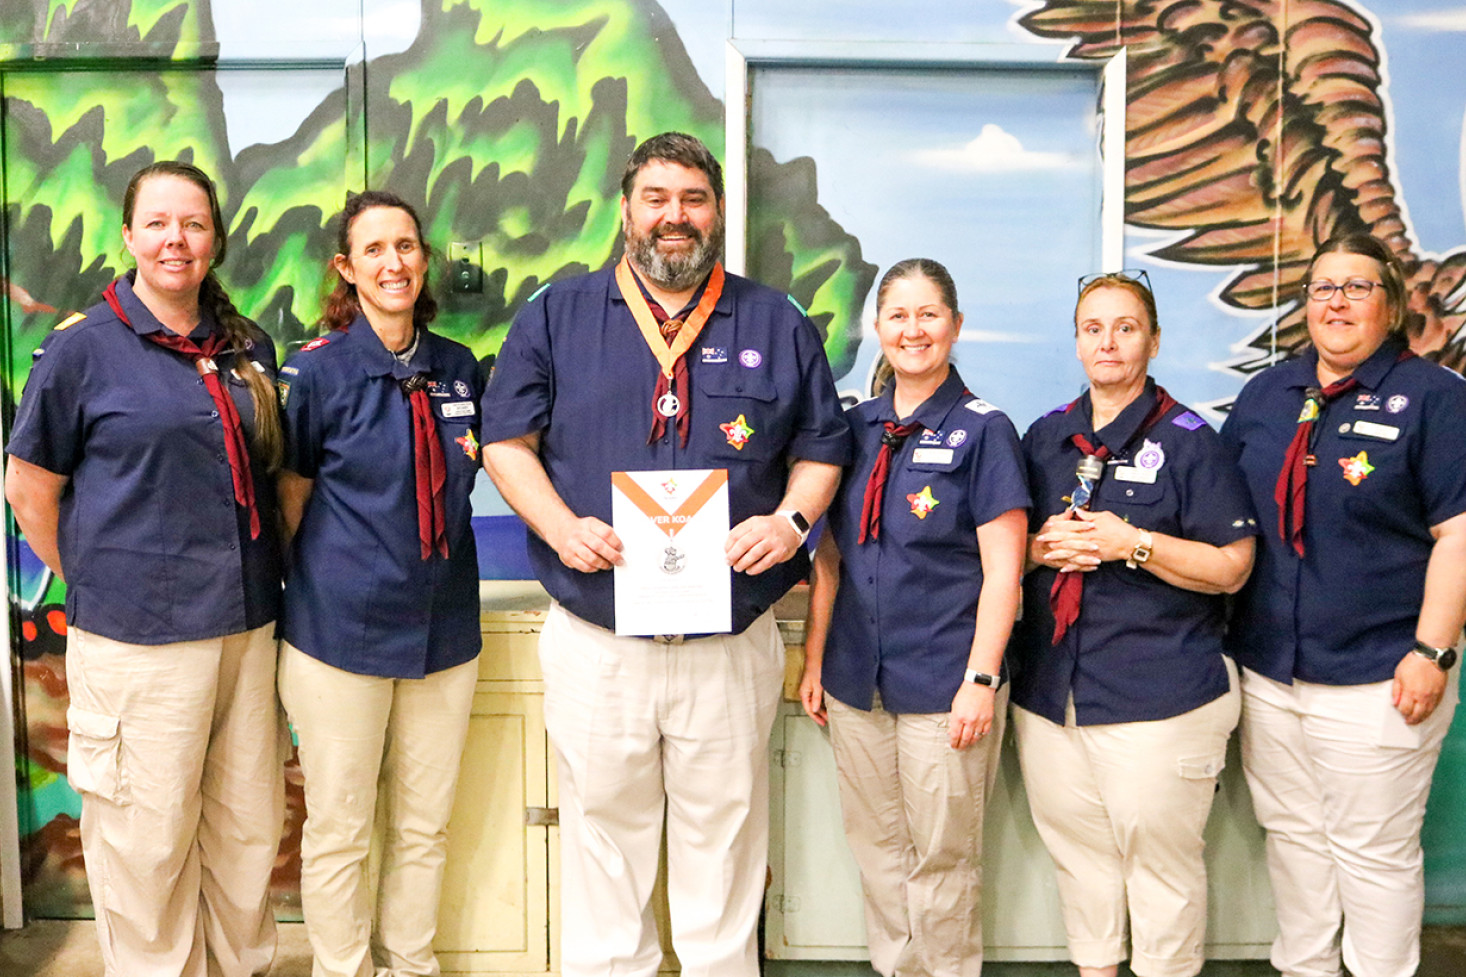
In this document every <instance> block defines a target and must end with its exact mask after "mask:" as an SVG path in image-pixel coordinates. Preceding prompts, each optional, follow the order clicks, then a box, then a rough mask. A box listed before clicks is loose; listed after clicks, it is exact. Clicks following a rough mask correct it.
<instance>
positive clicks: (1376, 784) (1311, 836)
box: [1242, 669, 1460, 977]
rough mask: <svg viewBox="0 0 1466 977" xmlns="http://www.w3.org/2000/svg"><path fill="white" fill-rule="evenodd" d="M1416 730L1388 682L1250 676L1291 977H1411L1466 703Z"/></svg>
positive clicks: (1246, 697)
mask: <svg viewBox="0 0 1466 977" xmlns="http://www.w3.org/2000/svg"><path fill="white" fill-rule="evenodd" d="M1459 681H1460V675H1459V673H1458V672H1455V671H1453V672H1452V673H1451V676H1450V681H1449V684H1448V686H1447V688H1446V695H1445V698H1444V699H1443V700H1442V701H1441V704H1440V705H1439V706H1438V707H1437V708H1436V711H1435V712H1433V713H1432V714H1431V716H1430V718H1429V719H1427V720H1425V722H1423V723H1421V724H1419V725H1418V726H1406V725H1405V720H1404V719H1403V718H1402V717H1401V716H1400V714H1399V713H1398V712H1396V711H1395V708H1394V706H1392V705H1391V704H1390V696H1391V683H1390V682H1375V683H1371V684H1369V685H1342V686H1333V685H1315V684H1312V683H1309V682H1298V681H1295V682H1294V683H1293V684H1292V685H1283V684H1282V683H1279V682H1274V681H1273V680H1272V679H1270V678H1267V677H1266V676H1263V675H1259V674H1258V673H1256V672H1253V671H1250V670H1247V669H1244V670H1243V674H1242V693H1243V710H1242V765H1243V770H1244V771H1245V772H1246V774H1247V785H1248V787H1249V788H1251V790H1252V805H1253V808H1254V810H1255V811H1256V813H1257V820H1258V822H1259V823H1260V824H1261V825H1262V826H1263V827H1264V828H1266V829H1267V862H1268V875H1269V877H1270V878H1271V880H1272V886H1273V901H1274V902H1275V903H1276V904H1277V911H1278V938H1277V939H1276V940H1275V941H1274V942H1273V952H1272V962H1273V966H1274V967H1276V968H1278V970H1280V971H1282V973H1283V974H1284V975H1285V977H1338V974H1339V973H1340V972H1341V971H1340V961H1341V958H1342V962H1343V965H1344V966H1346V967H1348V968H1349V972H1350V973H1352V974H1353V975H1354V977H1412V975H1413V974H1414V973H1415V971H1416V968H1417V967H1418V966H1419V964H1420V925H1421V916H1422V914H1423V912H1424V908H1425V873H1424V855H1423V853H1422V851H1421V848H1420V828H1421V825H1422V823H1423V822H1424V820H1425V800H1426V796H1427V795H1428V794H1429V793H1430V782H1431V778H1432V776H1433V775H1434V773H1435V765H1436V760H1437V759H1438V758H1439V757H1440V752H1441V744H1442V742H1443V741H1444V740H1445V737H1446V731H1447V730H1448V729H1449V728H1450V726H1451V716H1452V715H1453V714H1454V712H1455V709H1456V704H1457V701H1458V699H1459V690H1458V683H1459Z"/></svg>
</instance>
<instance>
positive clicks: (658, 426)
mask: <svg viewBox="0 0 1466 977" xmlns="http://www.w3.org/2000/svg"><path fill="white" fill-rule="evenodd" d="M616 287H617V288H619V289H620V290H621V297H622V298H623V299H624V300H625V301H626V305H627V307H628V308H630V309H631V315H632V317H633V318H634V319H635V320H636V325H637V328H638V329H640V330H641V338H642V339H644V340H645V341H646V345H647V349H649V350H651V351H652V355H653V356H655V357H656V358H657V364H658V366H660V367H661V377H660V378H659V379H658V381H657V389H656V392H655V393H654V394H653V395H652V411H653V413H652V417H653V422H652V433H651V437H650V438H648V439H647V443H648V444H650V443H651V442H652V441H655V440H656V439H657V438H660V437H661V436H662V431H663V430H664V426H665V424H666V417H665V416H663V415H662V414H661V413H659V412H658V408H657V404H658V403H659V402H660V401H661V400H662V399H663V397H664V395H666V394H668V393H674V394H675V396H674V400H675V401H676V404H677V410H676V412H675V413H676V417H677V431H678V433H679V434H680V435H681V437H682V446H683V447H686V446H687V431H688V416H687V410H688V399H689V397H688V392H687V386H688V384H687V366H686V364H684V363H683V362H682V357H683V356H684V355H686V353H687V351H688V350H689V349H691V348H692V345H693V343H695V342H697V337H698V336H699V335H700V334H701V333H702V329H703V326H705V325H707V321H708V318H709V317H710V316H711V315H712V314H713V309H714V308H715V307H716V306H717V304H718V299H719V298H720V297H721V296H722V294H723V263H722V262H721V261H720V262H717V263H716V264H714V265H713V270H712V273H711V274H710V275H709V276H708V284H707V288H705V289H703V293H702V299H701V300H700V301H699V302H698V303H697V307H696V308H695V309H693V310H692V314H691V315H689V316H688V317H687V318H686V320H684V322H683V324H682V328H681V329H680V330H678V332H677V335H676V337H675V338H674V339H673V340H672V343H671V345H670V346H669V345H668V344H667V341H666V339H664V338H663V337H662V330H661V327H660V326H658V325H657V319H656V316H654V315H653V314H652V310H651V306H649V305H647V301H646V296H644V295H642V293H641V287H640V286H639V285H637V283H636V278H635V276H634V275H633V273H632V271H631V263H630V261H629V260H628V259H627V258H626V257H625V256H624V255H623V256H622V258H621V261H620V262H619V263H618V264H617V265H616ZM674 379H675V390H674V389H673V388H674Z"/></svg>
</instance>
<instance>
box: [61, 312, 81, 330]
mask: <svg viewBox="0 0 1466 977" xmlns="http://www.w3.org/2000/svg"><path fill="white" fill-rule="evenodd" d="M86 317H87V315H86V313H85V312H73V313H72V314H71V315H69V316H67V317H66V318H65V319H62V320H61V321H60V322H58V323H56V332H60V331H61V330H63V329H70V328H71V327H72V326H74V325H76V324H77V323H78V322H80V321H82V320H83V319H85V318H86Z"/></svg>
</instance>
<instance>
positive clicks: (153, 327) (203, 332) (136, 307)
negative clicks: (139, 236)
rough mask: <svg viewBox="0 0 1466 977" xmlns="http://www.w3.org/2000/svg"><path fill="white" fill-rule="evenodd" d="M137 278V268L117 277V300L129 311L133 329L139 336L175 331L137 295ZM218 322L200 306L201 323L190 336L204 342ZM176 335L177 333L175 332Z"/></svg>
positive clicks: (196, 341)
mask: <svg viewBox="0 0 1466 977" xmlns="http://www.w3.org/2000/svg"><path fill="white" fill-rule="evenodd" d="M136 280H137V270H136V269H133V270H131V271H128V272H127V273H126V274H124V275H123V276H122V277H121V278H119V279H117V302H118V304H119V305H121V306H122V311H123V312H126V313H127V318H128V319H129V320H130V321H131V323H132V331H133V332H135V333H137V334H138V335H139V336H147V335H150V334H151V333H155V332H167V333H173V330H171V329H169V328H168V327H167V326H165V325H163V324H162V323H161V322H159V321H158V317H157V316H155V315H153V313H152V310H150V309H149V308H148V307H147V306H146V305H144V304H143V300H142V299H140V298H138V297H137V293H136V292H134V291H133V290H132V283H133V282H134V281H136ZM217 328H218V324H217V323H216V322H215V321H214V316H213V314H212V313H211V312H209V310H208V309H206V308H204V307H203V306H199V324H198V325H197V326H195V327H194V330H193V332H191V333H189V334H188V338H189V339H191V340H193V341H194V342H195V343H198V342H202V341H203V340H205V339H208V338H209V337H210V336H212V335H213V334H214V331H215V330H216V329H217ZM174 335H176V333H174Z"/></svg>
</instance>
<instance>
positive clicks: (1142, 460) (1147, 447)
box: [1135, 439, 1166, 472]
mask: <svg viewBox="0 0 1466 977" xmlns="http://www.w3.org/2000/svg"><path fill="white" fill-rule="evenodd" d="M1165 463H1166V452H1165V451H1164V450H1163V449H1162V448H1161V443H1160V442H1159V441H1151V440H1149V439H1147V440H1146V442H1145V444H1143V445H1142V446H1141V448H1140V452H1139V453H1138V454H1136V456H1135V467H1136V468H1139V469H1140V470H1141V471H1147V472H1154V471H1160V467H1161V466H1162V465H1164V464H1165Z"/></svg>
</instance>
